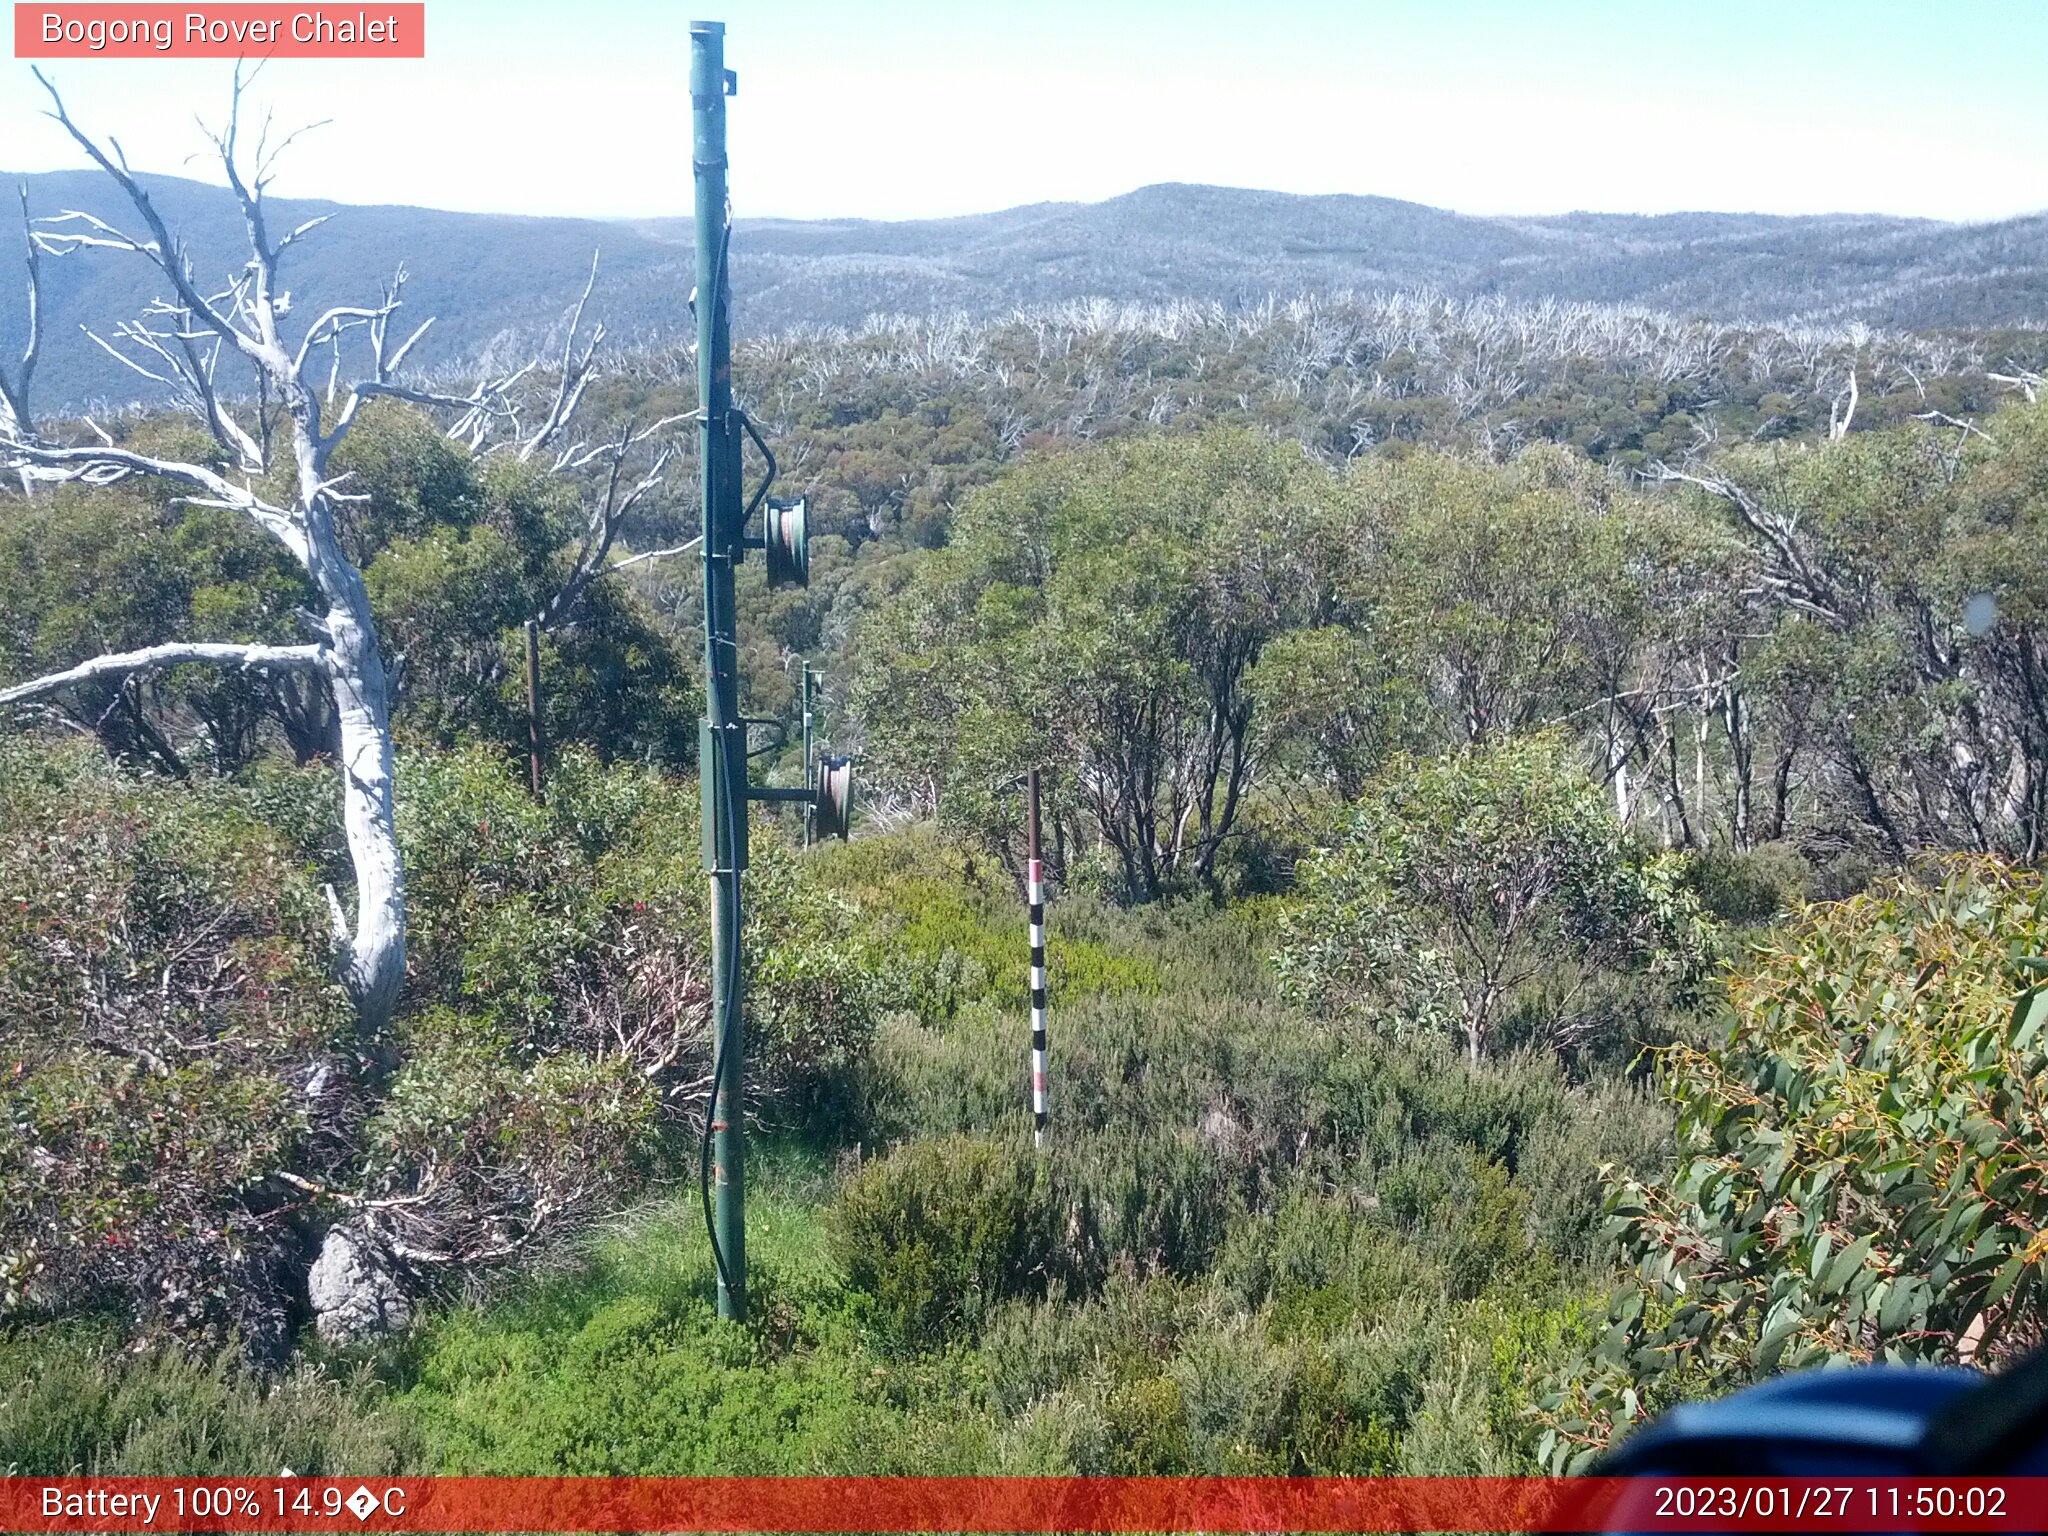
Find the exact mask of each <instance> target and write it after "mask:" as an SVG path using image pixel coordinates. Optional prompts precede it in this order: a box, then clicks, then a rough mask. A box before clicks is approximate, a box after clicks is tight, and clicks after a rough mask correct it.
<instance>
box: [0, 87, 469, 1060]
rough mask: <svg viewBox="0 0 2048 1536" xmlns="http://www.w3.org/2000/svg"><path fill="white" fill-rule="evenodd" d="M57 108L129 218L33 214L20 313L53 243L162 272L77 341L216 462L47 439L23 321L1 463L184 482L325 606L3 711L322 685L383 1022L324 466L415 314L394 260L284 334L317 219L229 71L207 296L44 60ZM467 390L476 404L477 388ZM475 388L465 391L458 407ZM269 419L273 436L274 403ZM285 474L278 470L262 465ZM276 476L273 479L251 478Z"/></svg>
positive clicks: (351, 664)
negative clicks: (224, 251) (248, 123)
mask: <svg viewBox="0 0 2048 1536" xmlns="http://www.w3.org/2000/svg"><path fill="white" fill-rule="evenodd" d="M36 78H37V79H38V80H39V81H41V83H42V85H43V88H44V89H45V90H46V91H48V92H49V95H50V101H51V108H50V111H49V116H51V117H52V118H54V119H55V120H56V121H57V122H58V123H59V124H60V125H62V126H63V128H64V129H65V130H66V131H67V132H68V133H69V134H70V135H71V137H72V138H73V139H74V140H76V141H77V143H78V145H79V146H80V147H81V148H82V149H83V150H84V151H85V153H86V154H87V155H88V156H90V157H91V159H92V161H93V163H94V164H96V165H97V166H99V168H100V169H101V170H102V171H104V172H106V174H107V175H108V176H109V177H111V178H112V179H113V181H114V182H115V183H116V184H117V185H118V186H119V187H120V189H121V191H122V192H123V193H124V194H125V195H126V197H127V199H128V202H129V204H130V206H131V207H132V209H133V212H134V214H135V217H136V218H137V219H138V220H139V221H140V227H139V229H137V231H136V232H135V233H132V234H131V233H128V232H126V231H124V230H122V229H120V228H118V227H116V226H115V225H114V224H112V223H110V222H108V221H107V220H104V219H101V218H99V217H97V216H95V215H93V214H89V213H84V212H79V211H72V212H67V213H62V214H58V215H56V216H55V217H53V218H49V219H42V220H37V221H36V222H35V223H34V224H33V225H31V227H30V244H31V254H30V259H29V289H30V296H31V297H30V314H31V317H34V316H36V314H37V309H36V301H35V293H36V277H37V272H36V255H37V254H38V253H40V254H43V255H64V254H69V253H75V252H78V251H82V250H88V249H104V250H112V251H119V252H124V253H126V254H128V255H132V256H136V257H140V258H141V259H142V260H144V261H147V262H149V263H150V264H151V265H152V266H154V267H155V268H156V269H157V271H158V272H159V273H160V274H161V276H162V278H163V280H164V281H165V282H166V283H167V284H168V289H169V291H168V294H167V295H166V296H163V297H159V298H157V299H155V300H153V301H152V302H151V303H150V305H149V306H148V307H147V309H146V310H145V311H144V313H143V315H142V317H141V318H140V319H138V320H134V321H128V322H124V323H122V324H120V325H118V326H116V327H115V328H114V329H113V330H112V332H111V335H110V336H98V335H94V336H93V337H92V339H93V340H94V341H95V342H96V343H98V345H100V346H101V347H103V348H105V349H106V350H107V351H108V352H110V353H112V354H113V355H114V356H116V357H117V358H119V359H120V360H121V361H122V362H123V363H124V364H126V365H127V366H128V367H130V368H132V369H134V370H135V371H136V372H138V373H140V374H142V375H143V376H144V377H146V378H149V379H151V380H153V381H155V382H157V383H158V384H160V385H163V386H165V387H166V388H167V389H169V390H170V391H171V392H172V393H173V395H174V396H175V397H176V398H177V400H178V402H179V403H180V404H181V405H183V406H184V407H185V408H186V409H188V410H189V411H190V412H191V413H192V414H193V415H194V416H195V417H197V418H198V420H199V421H200V422H201V423H202V424H203V425H204V426H205V428H206V430H207V431H208V432H209V433H210V434H211V435H212V437H213V440H214V441H215V443H217V444H218V445H219V446H220V448H221V449H222V450H224V452H225V454H226V456H227V460H228V463H229V464H230V465H231V468H228V469H226V470H224V471H220V470H216V469H214V468H212V467H210V466H209V465H208V464H204V463H189V462H184V461H180V460H175V459H164V458H155V457H151V456H149V455H146V454H142V453H136V452H133V451H130V450H128V449H126V448H122V447H120V446H118V445H117V444H116V443H115V442H114V441H113V440H112V439H111V438H110V437H109V436H108V435H107V434H106V433H104V432H101V431H99V430H98V429H97V428H94V427H92V424H91V423H90V422H87V423H85V426H86V427H87V428H90V429H91V430H90V431H89V432H78V433H74V434H72V436H73V438H74V440H73V441H68V442H65V441H58V440H56V438H55V437H54V436H47V435H45V434H44V433H41V432H39V431H38V430H37V428H36V425H35V423H34V422H33V420H32V419H31V418H30V417H29V413H28V409H27V382H28V378H27V376H28V374H29V372H30V371H31V369H32V367H33V362H34V357H35V348H36V342H37V341H38V340H39V333H38V330H37V327H36V325H35V324H34V323H32V324H31V328H30V346H29V354H28V363H27V364H25V365H24V366H23V367H22V368H21V369H20V370H18V373H17V376H16V378H15V379H12V380H10V381H9V382H8V386H7V389H6V393H5V408H4V409H0V466H4V467H5V468H6V469H8V470H9V471H11V472H13V473H15V474H18V475H20V476H21V477H22V478H23V480H24V481H25V482H26V483H30V484H33V483H35V482H38V481H45V482H56V483H61V482H67V481H76V482H80V483H83V484H87V485H105V484H110V483H113V482H115V481H119V480H125V479H128V478H130V477H133V476H147V477H151V478H154V479H159V480H165V481H169V482H171V483H172V484H174V485H177V486H180V487H182V488H183V489H184V491H185V496H184V498H183V499H184V501H185V503H186V504H188V505H191V506H200V507H217V508H225V509H228V510H231V511H236V512H240V513H242V514H243V515H245V516H246V517H248V518H250V519H251V520H252V521H253V522H255V523H256V524H257V525H258V526H259V527H261V528H262V529H263V530H264V531H265V532H267V533H269V534H270V535H271V536H272V537H273V538H275V539H276V540H277V541H278V542H279V543H281V544H283V545H284V546H285V548H287V549H289V550H290V551H291V553H292V556H293V558H295V559H296V560H297V561H298V562H299V564H300V565H301V566H303V567H304V568H305V571H306V574H307V575H308V576H309V577H310V578H311V581H312V584H313V587H314V590H315V591H316V592H317V593H318V598H319V602H320V604H321V605H322V606H321V608H320V611H318V612H306V613H304V614H303V615H302V617H303V619H304V622H305V625H306V628H307V631H308V633H309V636H310V638H309V640H308V642H307V643H306V644H303V645H289V646H278V645H234V644H217V645H190V644H177V645H163V646H156V647H150V648H147V649H144V650H139V651H131V652H126V653H123V654H119V655H109V656H102V657H99V658H98V659H96V660H92V661H88V662H85V663H83V664H82V665H79V666H75V667H70V668H67V669H65V670H64V671H62V672H56V673H52V674H50V675H49V676H47V677H42V678H37V679H35V680H34V681H32V682H26V683H21V684H18V685H16V686H14V687H11V688H8V689H5V690H0V704H13V703H19V702H22V701H25V700H31V699H35V698H39V697H42V696H44V695H47V694H50V693H53V692H55V691H57V690H59V689H62V688H64V687H67V686H69V685H71V684H73V683H76V682H79V681H82V680H85V679H88V678H106V677H118V676H122V675H126V674H130V673H134V672H137V671H141V670H144V669H148V668H152V667H164V666H174V665H179V664H184V663H191V662H208V663H216V664H219V665H223V666H239V667H244V668H248V669H252V670H260V671H266V672H270V673H272V674H295V675H301V676H305V677H307V678H308V679H309V680H312V681H315V682H317V684H318V685H320V686H323V687H324V688H325V689H326V691H327V692H328V694H329V695H330V696H331V698H332V701H333V706H334V711H335V715H336V717H337V722H338V732H337V740H338V753H339V756H338V763H337V767H338V771H339V772H340V774H341V780H342V807H343V821H344V825H345V830H346V834H347V840H348V849H349V857H350V860H351V862H352V864H353V866H354V872H355V915H354V918H353V920H352V921H351V920H350V919H349V918H348V916H347V915H346V914H345V913H344V910H343V906H342V902H341V900H340V899H339V898H338V897H335V896H334V895H333V894H332V893H331V892H330V894H329V904H330V906H331V908H332V910H333V914H334V927H335V938H336V942H337V945H338V947H339V952H340V953H339V969H340V974H341V977H342V979H343V981H344V982H345V983H346V985H347V987H348V990H349V993H350V995H351V996H352V997H353V999H354V1001H355V1004H356V1007H357V1009H358V1010H359V1011H360V1014H361V1017H362V1019H363V1022H364V1024H365V1026H366V1027H369V1028H372V1029H374V1028H377V1027H380V1026H381V1025H382V1024H383V1023H384V1022H385V1021H386V1020H387V1019H388V1018H389V1016H390V1013H391V1010H392V1007H393V1005H394V1003H395V1002H396V1000H397V996H398V989H399V984H400V982H401V980H402V979H403V976H404V971H405V879H404V871H403V869H402V867H401V864H400V859H399V851H398V837H397V831H396V828H395V825H394V822H393V816H392V746H391V729H390V678H389V675H388V673H387V672H386V669H385V664H384V657H383V655H382V653H381V652H380V651H379V649H378V644H377V632H376V627H375V625H374V624H373V623H372V621H371V615H370V601H369V595H368V593H367V591H366V590H365V588H364V585H363V577H362V573H361V572H360V571H359V570H357V568H356V567H355V565H354V564H353V563H352V562H351V561H350V560H349V559H348V558H347V556H346V555H345V554H344V553H343V550H342V545H341V543H340V541H339V539H338V538H337V536H336V527H335V524H336V517H335V514H336V510H337V507H338V506H339V505H340V504H341V503H343V502H347V501H350V500H360V499H363V498H361V497H360V496H352V495H351V494H350V493H349V492H348V491H346V490H345V489H344V487H343V484H342V483H341V482H342V481H343V480H345V478H346V477H345V476H344V477H338V478H337V477H331V476H330V475H329V473H328V464H329V462H330V460H331V459H332V457H333V455H334V451H335V449H336V448H337V447H339V446H340V444H341V442H342V439H343V438H344V437H345V436H346V435H347V433H348V430H349V427H350V425H351V424H352V423H353V422H354V421H355V419H356V415H357V412H358V410H359V409H360V408H361V406H362V403H363V402H364V401H365V400H366V399H368V398H370V397H372V396H374V395H378V394H405V393H407V391H405V390H404V389H403V388H402V387H401V386H398V385H396V384H395V383H394V379H395V376H396V374H397V373H398V370H399V368H400V367H401V365H402V364H403V363H404V361H405V358H406V355H407V353H409V352H410V351H411V350H412V348H413V346H414V344H415V343H416V342H418V340H419V339H420V337H421V335H422V334H424V332H425V331H426V325H424V324H423V325H421V326H420V327H418V328H417V329H416V330H414V331H413V332H412V333H411V334H410V335H409V336H407V337H406V338H405V339H404V340H403V341H399V342H396V344H393V333H392V329H391V327H392V321H393V318H394V316H395V315H396V314H397V312H398V310H399V307H400V294H401V292H402V289H403V287H404V281H405V276H404V273H403V271H401V272H400V273H399V274H398V276H397V277H396V278H395V279H394V280H393V282H392V283H391V285H390V286H389V287H388V288H387V289H386V290H385V293H384V296H383V299H382V301H381V302H379V303H376V304H371V305H366V306H341V307H337V308H334V309H330V310H327V311H326V312H325V313H323V314H321V315H320V316H319V317H318V318H317V319H315V320H314V321H313V322H312V323H311V324H310V325H309V326H307V327H306V329H305V330H304V331H303V332H301V333H300V336H299V340H298V342H297V344H296V345H292V344H290V343H289V342H288V341H287V340H286V337H285V335H284V334H283V333H282V332H281V331H280V328H279V321H280V319H281V317H283V316H284V315H285V314H286V313H287V311H288V310H289V308H290V298H289V295H288V294H286V293H285V292H284V291H283V290H281V289H280V288H279V286H278V270H279V265H280V261H281V259H282V257H283V255H284V253H285V252H286V251H287V250H288V249H289V248H290V247H291V246H292V245H294V244H295V243H297V242H298V241H300V240H302V239H304V238H305V237H306V236H307V235H308V234H310V233H311V232H312V231H313V230H314V229H316V228H317V227H319V225H321V224H322V223H325V222H326V220H325V219H312V220H309V221H307V222H306V223H304V224H301V225H299V226H297V227H296V228H294V229H291V230H289V231H287V232H285V233H283V234H276V233H274V232H273V231H272V229H271V227H270V223H269V218H268V213H267V210H266V208H265V203H264V192H265V189H266V188H267V186H268V185H269V183H270V180H271V177H272V173H273V168H274V166H275V164H276V160H277V155H278V154H279V153H280V152H281V151H282V150H283V149H284V148H285V147H286V146H287V145H288V144H289V143H290V142H291V138H292V137H293V135H286V136H285V137H284V138H282V139H281V140H280V141H279V142H278V143H277V144H276V145H275V146H274V147H273V146H272V145H271V143H270V132H269V127H268V124H267V123H266V125H265V126H264V128H263V130H262V131H261V132H260V133H259V134H258V136H257V142H256V145H255V148H254V150H253V153H250V154H248V155H247V157H246V162H245V156H244V146H243V144H242V142H241V139H240V134H241V110H242V94H243V87H244V80H243V76H242V73H241V70H240V69H239V67H238V68H237V70H236V73H235V79H234V87H233V95H232V98H231V101H230V106H229V112H228V119H227V124H226V126H225V128H223V129H222V130H221V131H220V132H219V133H217V134H212V135H210V137H211V138H212V139H213V143H214V147H215V149H216V150H217V151H218V153H219V155H220V161H221V165H222V167H223V168H224V170H225V172H226V175H227V181H228V185H229V187H230V189H231V190H232V191H233V193H234V195H235V198H236V200H237V202H238V203H239V204H240V206H241V210H242V217H243V222H244V224H245V226H246V229H247V235H248V244H249V260H248V263H247V264H246V265H245V266H244V267H243V268H242V270H241V271H240V272H239V273H237V274H235V276H234V277H233V278H232V279H231V280H230V281H229V282H228V284H227V285H226V287H224V288H222V289H220V290H218V291H211V292H209V291H207V290H206V289H204V288H202V286H201V284H200V282H199V279H198V278H197V277H196V276H195V274H194V272H193V268H192V263H191V259H190V256H189V253H188V252H187V250H186V248H185V246H184V244H183V243H182V242H181V241H180V240H179V239H178V238H177V236H176V235H174V234H173V233H172V231H171V230H170V228H169V227H168V226H167V225H166V224H165V222H164V220H163V217H162V215H161V214H159V213H158V211H157V209H156V207H155V205H154V204H153V203H152V201H151V200H150V195H149V193H148V192H147V191H146V190H145V189H144V187H143V185H142V183H141V182H140V180H139V179H138V178H137V177H136V176H135V174H134V173H133V172H132V171H131V170H130V168H129V165H128V161H127V157H126V156H125V155H124V154H123V153H122V150H121V146H120V144H119V143H118V142H116V141H115V140H113V139H109V140H107V144H106V148H104V149H103V148H102V147H101V146H100V144H99V143H97V142H96V141H94V140H93V139H92V138H91V137H89V136H88V135H87V134H86V133H85V132H84V131H82V130H81V129H80V128H79V127H78V125H77V124H76V123H74V122H73V121H72V119H71V117H70V115H69V114H68V113H67V112H66V110H65V107H64V102H63V99H62V97H61V96H59V95H58V93H57V90H56V88H55V87H54V86H52V85H51V84H50V82H49V81H48V80H47V79H45V78H44V77H43V75H42V74H41V72H40V71H38V72H37V75H36ZM345 337H346V338H348V339H349V341H350V348H351V351H355V350H358V349H361V348H366V349H367V352H368V356H369V371H368V374H367V376H366V377H363V378H360V379H358V380H357V381H356V382H355V383H354V384H353V385H352V386H350V387H349V388H348V389H347V390H346V392H345V394H343V395H342V397H341V398H340V400H339V402H338V403H337V400H336V391H335V390H334V387H333V383H332V382H331V381H330V384H329V390H328V394H327V399H326V402H325V407H326V408H327V409H330V410H332V416H331V418H330V417H327V416H324V415H323V402H322V399H321V395H320V393H319V391H317V390H316V389H315V388H314V387H313V386H312V385H311V384H310V383H309V382H308V379H307V370H308V365H309V362H311V361H312V360H313V359H314V357H315V355H316V354H317V353H319V352H320V351H321V350H322V349H323V348H326V349H330V350H331V351H332V353H333V356H334V358H335V360H336V362H337V363H338V361H339V358H340V355H341V343H342V341H343V339H344V338H345ZM223 364H226V365H228V366H229V369H230V371H231V372H233V373H235V374H236V375H237V376H246V377H248V378H249V379H251V380H252V381H253V385H254V387H253V389H251V390H250V392H249V393H250V394H251V395H253V396H254V398H255V399H257V400H258V401H259V402H261V401H267V402H271V403H272V405H273V410H272V411H271V412H266V411H264V410H262V409H260V408H259V409H257V410H255V411H253V412H248V411H245V412H244V415H243V416H238V415H237V413H236V410H235V409H234V396H233V395H232V394H231V392H230V390H229V388H228V387H227V386H226V384H225V382H224V380H223V379H222V377H221V368H222V365H223ZM484 392H485V391H484V388H483V387H480V389H479V397H480V399H481V397H482V396H483V394H484ZM480 399H479V401H472V402H469V403H470V404H471V405H476V404H478V403H480ZM280 413H281V420H278V422H277V426H278V430H276V431H273V430H272V428H271V421H272V419H273V415H275V414H280ZM287 468H288V469H289V470H290V474H289V476H274V475H273V471H275V470H282V469H287ZM280 479H286V480H288V482H289V485H290V489H289V491H288V492H278V493H274V494H273V493H271V492H268V491H266V490H262V489H259V486H262V485H264V484H265V483H266V481H267V482H268V483H269V484H276V483H278V481H279V480H280Z"/></svg>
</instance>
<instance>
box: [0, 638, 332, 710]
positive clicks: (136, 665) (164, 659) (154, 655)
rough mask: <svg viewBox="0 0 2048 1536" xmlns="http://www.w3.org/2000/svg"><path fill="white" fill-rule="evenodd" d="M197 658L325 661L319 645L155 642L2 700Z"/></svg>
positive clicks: (267, 666)
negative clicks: (163, 643)
mask: <svg viewBox="0 0 2048 1536" xmlns="http://www.w3.org/2000/svg"><path fill="white" fill-rule="evenodd" d="M195 661H197V662H212V663H215V664H218V665H221V666H230V667H242V668H244V669H249V670H264V671H272V672H289V671H300V670H304V669H306V668H311V667H318V666H320V665H322V660H321V651H320V647H319V646H317V645H214V644H208V643H203V642H202V643H198V644H190V645H186V644H171V645H152V646H147V647H145V648H144V649H142V650H139V651H116V652H113V653H111V654H109V655H106V656H96V657H94V658H93V659H92V660H91V661H86V662H80V663H79V664H78V665H77V666H75V667H66V668H65V669H64V670H63V671H62V672H51V673H49V674H47V675H46V676H43V677H39V678H36V679H35V680H34V681H33V682H27V683H16V684H15V685H14V686H13V687H11V688H0V704H20V703H22V702H24V701H26V700H29V699H39V698H42V697H43V696H44V695H46V694H52V693H56V692H58V691H59V690H61V689H64V688H69V687H72V686H73V685H75V684H78V683H86V682H92V681H94V680H95V679H98V678H104V677H126V676H128V675H129V674H130V673H132V672H145V671H150V670H152V669H154V668H158V667H177V666H183V665H185V664H186V663H188V662H195Z"/></svg>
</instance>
